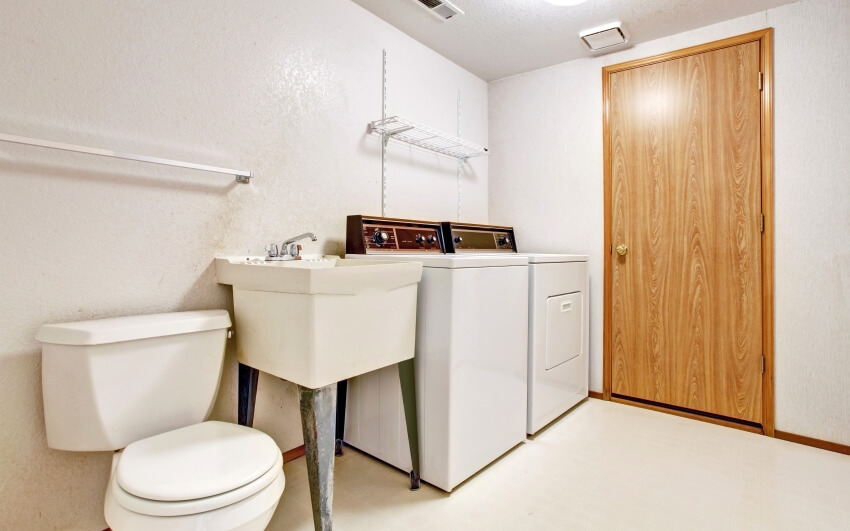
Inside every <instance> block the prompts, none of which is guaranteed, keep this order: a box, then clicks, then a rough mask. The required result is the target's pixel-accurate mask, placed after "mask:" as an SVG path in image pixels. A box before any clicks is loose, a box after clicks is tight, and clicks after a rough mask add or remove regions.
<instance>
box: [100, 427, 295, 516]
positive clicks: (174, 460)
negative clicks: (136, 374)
mask: <svg viewBox="0 0 850 531" xmlns="http://www.w3.org/2000/svg"><path fill="white" fill-rule="evenodd" d="M116 457H117V458H118V459H117V463H116V465H115V471H114V474H113V475H112V479H111V481H110V485H109V489H110V491H111V494H112V496H113V498H114V500H115V502H116V503H118V504H119V505H121V506H122V507H124V508H125V509H128V510H130V511H133V512H135V513H138V514H143V515H150V516H181V515H191V514H197V513H203V512H208V511H213V510H215V509H219V508H221V507H225V506H228V505H231V504H234V503H237V502H239V501H241V500H244V499H246V498H248V497H250V496H252V495H254V494H256V493H257V492H260V491H261V490H263V489H264V488H266V487H268V486H269V485H270V484H272V483H273V482H274V481H275V480H276V479H277V478H278V476H281V475H283V457H282V455H281V453H280V450H279V449H278V447H277V445H276V444H275V443H274V441H273V440H272V439H271V437H269V436H268V435H266V434H264V433H262V432H260V431H258V430H254V429H252V428H248V427H245V426H238V425H236V424H230V423H224V422H215V421H210V422H202V423H200V424H195V425H192V426H187V427H185V428H181V429H178V430H174V431H171V432H166V433H163V434H161V435H157V436H154V437H150V438H148V439H144V440H141V441H137V442H135V443H133V444H131V445H129V446H128V447H127V448H126V449H125V450H124V451H123V452H122V453H121V455H120V457H118V456H116Z"/></svg>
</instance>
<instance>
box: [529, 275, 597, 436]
mask: <svg viewBox="0 0 850 531" xmlns="http://www.w3.org/2000/svg"><path fill="white" fill-rule="evenodd" d="M529 274H530V286H531V288H530V295H531V296H530V298H529V348H528V375H529V378H528V425H527V428H526V429H527V431H528V433H536V432H537V431H538V430H540V429H541V428H543V427H544V426H546V425H547V424H549V423H550V422H552V421H553V420H555V419H556V418H558V417H559V416H560V415H562V414H563V413H565V412H566V411H567V410H569V409H570V408H571V407H573V406H575V405H576V404H578V403H579V402H581V401H582V400H584V399H585V398H587V389H588V380H589V365H588V359H589V350H588V349H589V340H590V338H589V306H590V305H589V304H588V303H587V301H589V300H590V299H589V279H588V276H587V263H586V262H572V263H550V264H533V265H530V266H529ZM575 292H579V293H581V294H582V299H583V301H584V304H582V311H581V328H580V330H581V353H580V354H579V355H578V356H577V357H574V358H572V359H570V360H568V361H566V362H564V363H561V364H560V365H557V366H554V367H552V368H551V369H549V370H547V369H546V321H547V302H548V300H549V298H550V297H552V296H559V295H564V294H567V293H575Z"/></svg>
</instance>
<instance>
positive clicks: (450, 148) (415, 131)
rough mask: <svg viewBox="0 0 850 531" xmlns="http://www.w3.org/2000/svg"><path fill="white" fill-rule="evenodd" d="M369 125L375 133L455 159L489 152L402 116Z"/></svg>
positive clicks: (376, 121) (463, 158) (391, 117)
mask: <svg viewBox="0 0 850 531" xmlns="http://www.w3.org/2000/svg"><path fill="white" fill-rule="evenodd" d="M369 127H370V130H371V132H372V133H373V134H378V135H382V136H386V137H387V138H394V139H396V140H399V141H401V142H405V143H407V144H411V145H414V146H417V147H421V148H423V149H427V150H430V151H436V152H437V153H440V154H443V155H447V156H449V157H452V158H455V159H460V160H465V159H469V158H472V157H479V156H481V155H488V154H489V153H488V151H487V148H485V147H482V146H479V145H477V144H473V143H472V142H469V141H468V140H464V139H462V138H458V137H456V136H452V135H450V134H448V133H444V132H442V131H438V130H436V129H432V128H430V127H428V126H425V125H422V124H420V123H417V122H414V121H413V120H408V119H407V118H402V117H401V116H390V117H388V118H384V119H383V120H375V121H374V122H371V123H370V124H369Z"/></svg>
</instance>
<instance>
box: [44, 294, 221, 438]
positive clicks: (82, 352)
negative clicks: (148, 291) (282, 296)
mask: <svg viewBox="0 0 850 531" xmlns="http://www.w3.org/2000/svg"><path fill="white" fill-rule="evenodd" d="M228 327H230V315H229V314H228V313H227V311H225V310H206V311H194V312H177V313H164V314H155V315H138V316H132V317H117V318H113V319H101V320H97V321H80V322H76V323H64V324H50V325H44V326H42V327H41V328H40V329H39V331H38V333H37V334H36V339H37V340H39V341H40V342H41V343H42V344H43V345H42V365H41V375H42V392H43V395H44V422H45V426H46V428H47V445H48V446H50V447H51V448H55V449H57V450H75V451H97V450H118V449H121V448H124V447H125V446H127V445H128V444H130V443H131V442H134V441H137V440H140V439H144V438H147V437H150V436H152V435H156V434H159V433H164V432H167V431H171V430H174V429H177V428H180V427H183V426H188V425H190V424H197V423H198V422H202V421H204V420H205V419H206V417H207V416H208V415H209V413H210V411H211V410H212V406H213V403H214V401H215V397H216V394H217V392H218V385H219V381H220V378H221V369H222V365H223V362H224V349H225V343H226V340H227V328H228Z"/></svg>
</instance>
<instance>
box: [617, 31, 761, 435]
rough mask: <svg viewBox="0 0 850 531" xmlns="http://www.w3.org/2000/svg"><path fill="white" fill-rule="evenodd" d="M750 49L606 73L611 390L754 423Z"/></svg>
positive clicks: (756, 205) (755, 266) (756, 277)
mask: <svg viewBox="0 0 850 531" xmlns="http://www.w3.org/2000/svg"><path fill="white" fill-rule="evenodd" d="M759 46H760V44H759V42H758V41H755V42H748V43H744V44H739V45H736V46H728V47H725V48H720V49H715V50H712V51H706V52H703V53H697V54H692V55H687V56H685V57H682V58H676V59H670V60H665V61H661V62H656V63H654V64H648V65H646V66H640V67H636V68H631V69H626V70H622V71H618V72H613V73H611V74H610V75H609V78H608V101H607V103H608V112H609V115H608V120H609V121H608V127H607V131H606V134H607V135H609V138H608V139H607V141H608V146H607V147H608V148H609V151H608V153H609V157H610V159H609V160H610V165H611V166H610V191H609V194H608V196H609V198H610V201H611V204H610V222H609V225H608V227H609V230H610V231H611V233H610V242H611V247H612V249H610V251H611V254H610V260H611V264H610V273H611V274H610V278H609V281H610V283H611V285H610V299H609V300H608V301H606V302H608V303H609V304H610V312H611V313H610V319H611V321H610V324H611V326H610V327H609V328H608V329H607V330H606V333H608V334H611V336H610V338H609V341H610V343H609V346H610V350H611V352H610V360H611V364H610V368H609V370H610V371H611V373H610V386H611V387H610V392H611V393H613V394H614V395H619V396H621V397H626V398H636V399H641V400H646V401H651V402H656V403H660V404H665V405H671V406H676V407H680V408H686V409H690V410H697V411H699V412H705V413H710V414H714V415H720V416H723V417H729V418H732V419H737V420H742V421H747V422H751V423H756V424H761V422H762V403H761V401H762V363H763V361H762V278H761V266H762V256H761V231H762V229H761V227H762V207H761V204H762V203H761V199H762V198H761V183H762V181H761V162H762V161H761V136H760V125H761V103H762V100H761V91H760V88H761V86H760V85H761V82H760V78H759V71H760V66H759V65H760V50H759ZM621 245H624V246H626V247H627V249H623V248H620V251H621V252H625V253H626V254H624V255H620V254H618V252H617V250H616V249H617V247H618V246H621Z"/></svg>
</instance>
